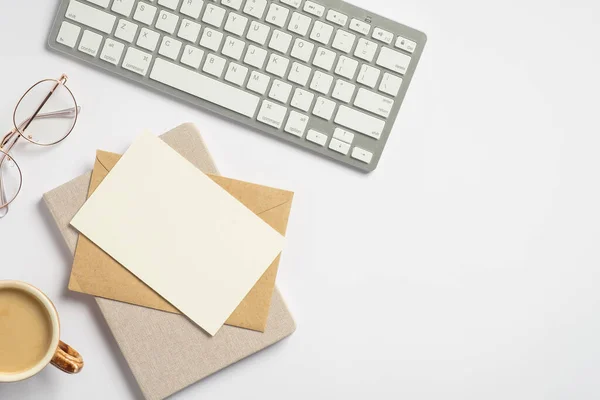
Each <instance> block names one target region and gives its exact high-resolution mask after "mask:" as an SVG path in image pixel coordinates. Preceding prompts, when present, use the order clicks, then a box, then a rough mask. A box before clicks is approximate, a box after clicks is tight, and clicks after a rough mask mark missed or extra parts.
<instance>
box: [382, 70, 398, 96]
mask: <svg viewBox="0 0 600 400" xmlns="http://www.w3.org/2000/svg"><path fill="white" fill-rule="evenodd" d="M401 86H402V78H399V77H397V76H395V75H392V74H389V73H387V72H386V73H385V74H383V79H381V84H380V85H379V90H380V91H382V92H383V93H387V94H389V95H390V96H394V97H396V95H398V92H399V91H400V87H401Z"/></svg>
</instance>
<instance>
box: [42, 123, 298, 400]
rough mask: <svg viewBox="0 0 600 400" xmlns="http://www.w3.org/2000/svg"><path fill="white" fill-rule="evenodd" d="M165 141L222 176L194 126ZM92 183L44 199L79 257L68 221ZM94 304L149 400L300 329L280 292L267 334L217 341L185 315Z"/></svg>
mask: <svg viewBox="0 0 600 400" xmlns="http://www.w3.org/2000/svg"><path fill="white" fill-rule="evenodd" d="M161 138H162V139H163V140H164V141H165V142H166V143H167V144H168V145H170V146H171V147H173V148H174V149H175V150H177V152H179V153H180V154H181V155H182V156H184V157H185V158H187V159H188V160H190V161H191V162H192V163H193V164H194V165H196V166H197V167H198V168H200V169H201V170H202V171H203V172H206V173H211V174H218V172H217V169H216V167H215V165H214V163H213V161H212V159H211V157H210V155H209V154H208V151H207V149H206V146H205V144H204V142H203V141H202V139H201V137H200V134H199V133H198V131H197V130H196V128H195V127H194V125H192V124H184V125H181V126H179V127H177V128H175V129H173V130H172V131H170V132H168V133H166V134H165V135H163V136H162V137H161ZM89 180H90V174H89V173H88V174H86V175H83V176H81V177H79V178H76V179H74V180H72V181H71V182H68V183H66V184H64V185H62V186H60V187H58V188H56V189H54V190H52V191H50V192H48V193H46V194H45V195H44V201H45V203H46V205H47V207H48V209H49V210H50V213H51V214H52V217H53V219H54V221H55V222H56V224H57V226H58V228H59V230H60V232H61V234H62V236H63V238H64V239H65V241H66V243H67V246H68V247H69V250H70V251H71V253H74V251H75V246H76V244H77V232H76V231H75V230H74V229H73V228H72V227H70V226H69V221H70V220H71V219H72V218H73V216H74V215H75V214H76V213H77V211H78V210H79V208H80V207H81V206H82V205H83V203H84V202H85V199H86V194H87V190H88V187H89ZM65 268H67V266H65ZM96 301H97V303H98V306H99V307H100V310H101V312H102V314H103V315H104V318H105V319H106V322H107V323H108V325H109V327H110V329H111V331H112V333H113V335H114V337H115V340H116V341H117V343H118V345H119V348H120V349H121V351H122V352H123V355H124V357H125V359H126V360H127V363H128V364H129V366H130V368H131V370H132V372H133V375H134V376H135V378H136V380H137V382H138V384H139V385H140V388H141V390H142V393H143V394H144V396H145V397H146V399H148V400H155V399H163V398H165V397H167V396H170V395H172V394H174V393H175V392H177V391H179V390H181V389H183V388H185V387H186V386H189V385H191V384H192V383H194V382H197V381H198V380H200V379H203V378H205V377H207V376H209V375H211V374H213V373H215V372H217V371H219V370H221V369H223V368H225V367H227V366H229V365H231V364H233V363H235V362H237V361H239V360H241V359H243V358H245V357H248V356H249V355H252V354H254V353H256V352H258V351H260V350H262V349H264V348H266V347H268V346H270V345H272V344H274V343H276V342H278V341H280V340H281V339H283V338H285V337H287V336H289V335H291V334H292V333H293V332H294V331H295V329H296V327H295V323H294V320H293V319H292V316H291V314H290V312H289V310H288V309H287V307H286V305H285V303H284V301H283V299H282V297H281V295H280V293H279V291H278V289H277V288H275V291H274V292H273V299H272V302H271V310H270V314H269V319H268V322H267V328H266V330H265V332H264V333H261V332H255V331H250V330H247V329H242V328H237V327H233V326H223V328H222V329H221V330H220V331H219V333H218V334H217V335H216V336H214V337H210V336H209V335H208V334H207V333H205V332H203V331H202V330H201V329H199V328H198V327H196V326H195V325H194V324H193V323H192V322H190V321H189V320H188V319H186V318H185V317H183V316H181V315H176V314H172V313H168V312H164V311H158V310H153V309H149V308H145V307H139V306H134V305H131V304H126V303H121V302H118V301H113V300H108V299H102V298H96ZM165 344H168V345H165Z"/></svg>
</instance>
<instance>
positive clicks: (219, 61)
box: [202, 54, 227, 78]
mask: <svg viewBox="0 0 600 400" xmlns="http://www.w3.org/2000/svg"><path fill="white" fill-rule="evenodd" d="M226 63H227V61H225V59H224V58H222V57H219V56H217V55H215V54H209V55H208V56H206V61H204V67H202V71H204V72H206V73H207V74H210V75H213V76H216V77H217V78H220V77H221V75H223V70H224V69H225V64H226Z"/></svg>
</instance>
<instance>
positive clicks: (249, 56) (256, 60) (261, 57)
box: [244, 44, 267, 69]
mask: <svg viewBox="0 0 600 400" xmlns="http://www.w3.org/2000/svg"><path fill="white" fill-rule="evenodd" d="M266 58H267V51H266V50H265V49H261V48H260V47H256V46H254V45H253V44H251V45H250V46H249V47H248V51H247V52H246V56H245V57H244V62H245V63H246V64H248V65H251V66H253V67H255V68H258V69H262V67H263V65H264V64H265V60H266Z"/></svg>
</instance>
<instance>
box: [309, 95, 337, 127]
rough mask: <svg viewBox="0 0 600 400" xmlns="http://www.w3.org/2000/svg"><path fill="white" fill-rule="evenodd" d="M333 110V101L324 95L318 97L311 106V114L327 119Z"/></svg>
mask: <svg viewBox="0 0 600 400" xmlns="http://www.w3.org/2000/svg"><path fill="white" fill-rule="evenodd" d="M334 111H335V103H334V102H333V101H331V100H329V99H326V98H325V97H318V98H317V101H316V102H315V107H314V108H313V112H312V113H313V114H314V115H316V116H317V117H320V118H323V119H324V120H327V121H329V120H330V119H331V117H332V116H333V112H334Z"/></svg>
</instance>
